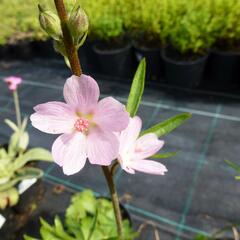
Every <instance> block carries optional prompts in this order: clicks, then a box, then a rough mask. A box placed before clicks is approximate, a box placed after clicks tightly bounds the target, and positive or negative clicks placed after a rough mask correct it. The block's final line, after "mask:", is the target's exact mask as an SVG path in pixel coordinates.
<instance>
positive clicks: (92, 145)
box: [87, 127, 119, 166]
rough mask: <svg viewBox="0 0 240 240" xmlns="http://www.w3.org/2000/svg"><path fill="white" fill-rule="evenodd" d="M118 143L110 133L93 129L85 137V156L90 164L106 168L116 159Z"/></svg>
mask: <svg viewBox="0 0 240 240" xmlns="http://www.w3.org/2000/svg"><path fill="white" fill-rule="evenodd" d="M118 148H119V142H118V140H117V137H116V136H115V135H114V134H113V133H111V132H106V131H102V130H101V129H99V128H97V127H96V128H94V129H93V130H92V131H91V132H90V133H89V135H88V136H87V156H88V159H89V161H90V163H91V164H98V165H104V166H108V165H110V164H111V162H112V160H114V159H115V158H117V155H118Z"/></svg>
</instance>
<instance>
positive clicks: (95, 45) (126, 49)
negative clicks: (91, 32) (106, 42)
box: [93, 42, 132, 55]
mask: <svg viewBox="0 0 240 240" xmlns="http://www.w3.org/2000/svg"><path fill="white" fill-rule="evenodd" d="M99 44H101V43H99V42H98V43H95V44H94V45H93V50H94V51H95V52H96V53H97V54H104V55H112V54H118V53H121V52H125V51H128V50H129V49H131V47H132V44H131V43H126V45H125V46H124V47H120V48H116V49H109V50H101V49H99V47H98V46H99Z"/></svg>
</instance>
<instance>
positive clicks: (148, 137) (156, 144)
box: [134, 133, 164, 159]
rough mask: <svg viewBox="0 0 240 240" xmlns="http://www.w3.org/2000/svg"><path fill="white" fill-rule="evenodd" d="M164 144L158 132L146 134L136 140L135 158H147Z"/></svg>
mask: <svg viewBox="0 0 240 240" xmlns="http://www.w3.org/2000/svg"><path fill="white" fill-rule="evenodd" d="M163 145H164V141H161V140H159V139H158V138H157V135H156V134H154V133H148V134H145V135H143V136H142V137H140V138H139V139H138V140H137V141H136V145H135V153H134V158H135V159H145V158H147V157H150V156H152V155H154V154H155V153H157V152H158V151H159V150H160V149H161V148H162V146H163Z"/></svg>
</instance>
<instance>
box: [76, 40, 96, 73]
mask: <svg viewBox="0 0 240 240" xmlns="http://www.w3.org/2000/svg"><path fill="white" fill-rule="evenodd" d="M95 44H96V42H94V41H90V40H86V41H85V43H84V44H83V45H82V46H81V47H80V48H79V50H78V55H79V58H80V62H81V66H82V69H83V70H84V72H93V73H98V72H99V71H100V67H99V61H98V55H97V54H96V53H95V51H94V50H93V46H94V45H95Z"/></svg>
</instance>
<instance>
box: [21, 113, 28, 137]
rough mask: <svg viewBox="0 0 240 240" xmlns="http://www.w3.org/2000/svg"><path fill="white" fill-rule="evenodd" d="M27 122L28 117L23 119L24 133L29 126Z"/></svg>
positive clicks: (22, 127)
mask: <svg viewBox="0 0 240 240" xmlns="http://www.w3.org/2000/svg"><path fill="white" fill-rule="evenodd" d="M27 122H28V118H27V117H25V118H24V119H23V121H22V126H21V132H22V133H23V132H25V129H26V127H27Z"/></svg>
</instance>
